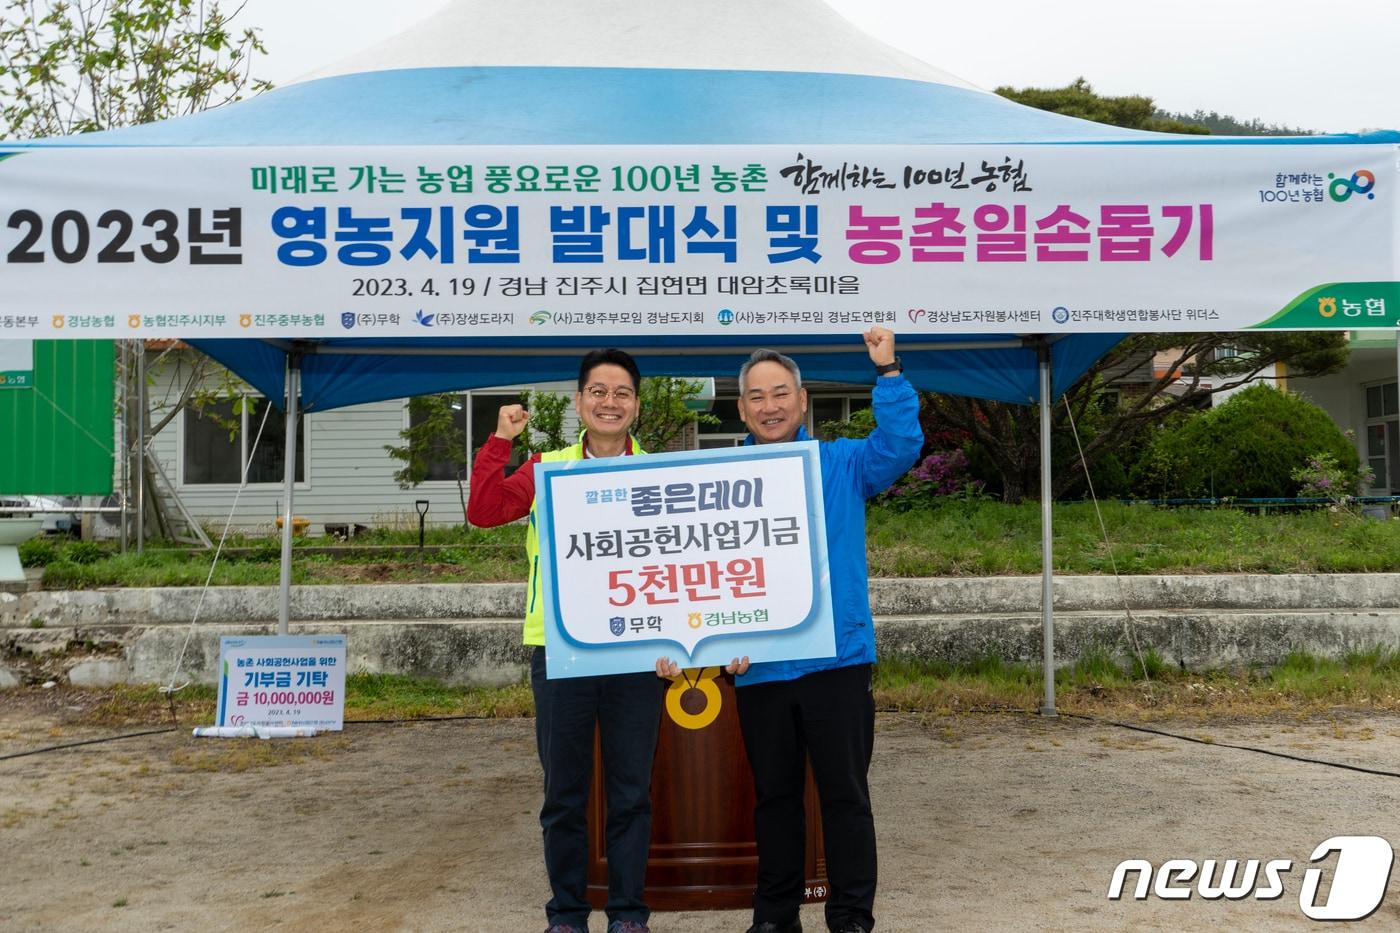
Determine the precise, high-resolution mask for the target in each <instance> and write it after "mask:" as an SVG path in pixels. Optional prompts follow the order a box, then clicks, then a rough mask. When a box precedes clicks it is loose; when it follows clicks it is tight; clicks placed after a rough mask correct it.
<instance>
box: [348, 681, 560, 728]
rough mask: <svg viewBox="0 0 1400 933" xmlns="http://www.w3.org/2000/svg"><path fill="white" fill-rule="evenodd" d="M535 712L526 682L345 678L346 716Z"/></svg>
mask: <svg viewBox="0 0 1400 933" xmlns="http://www.w3.org/2000/svg"><path fill="white" fill-rule="evenodd" d="M534 714H535V701H534V696H533V695H532V694H531V692H530V685H529V684H527V683H518V684H511V685H510V686H507V687H448V686H444V685H442V684H439V683H436V682H435V681H431V680H423V679H419V678H414V677H401V676H398V675H393V674H351V675H350V676H349V677H347V678H345V718H346V719H347V720H352V719H421V718H424V717H428V716H478V717H483V718H492V719H495V718H514V717H518V716H533V715H534Z"/></svg>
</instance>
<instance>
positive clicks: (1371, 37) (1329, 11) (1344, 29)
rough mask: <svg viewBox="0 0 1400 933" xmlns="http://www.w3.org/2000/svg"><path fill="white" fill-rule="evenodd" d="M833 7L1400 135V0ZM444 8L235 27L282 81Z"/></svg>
mask: <svg viewBox="0 0 1400 933" xmlns="http://www.w3.org/2000/svg"><path fill="white" fill-rule="evenodd" d="M498 2H504V3H508V2H510V0H498ZM560 2H568V0H560ZM694 2H703V0H694ZM755 2H762V0H755ZM830 3H831V5H832V6H833V7H835V8H836V9H837V10H838V11H839V12H840V13H841V14H842V15H843V16H845V17H846V18H847V19H849V20H851V21H852V22H853V23H855V24H856V25H857V26H859V27H860V28H861V29H864V30H865V31H866V32H868V33H870V34H871V35H873V36H875V37H876V38H878V39H880V40H882V41H884V42H887V43H889V44H891V45H894V46H897V47H898V48H900V49H902V50H903V51H905V52H908V53H910V54H912V55H914V56H917V57H918V58H921V59H923V60H924V61H926V62H928V63H930V64H932V65H936V66H937V67H939V68H942V69H944V70H945V71H949V72H952V73H953V74H955V75H958V76H960V77H962V78H964V79H966V80H967V81H970V82H971V83H973V84H976V85H978V86H980V87H984V88H987V89H989V90H990V89H991V88H994V87H996V86H998V85H1002V84H1010V85H1013V86H1016V87H1024V86H1037V87H1058V86H1061V85H1064V84H1067V83H1069V82H1070V81H1072V80H1074V79H1075V78H1076V77H1080V76H1083V77H1084V78H1086V79H1088V81H1089V83H1090V84H1092V85H1093V86H1094V88H1095V90H1097V91H1099V92H1100V93H1103V94H1146V95H1148V96H1150V97H1152V98H1154V99H1155V100H1156V102H1157V104H1158V106H1160V107H1162V108H1163V109H1165V110H1171V111H1185V112H1191V111H1194V110H1196V109H1198V108H1199V109H1202V110H1207V111H1209V110H1215V111H1217V112H1219V113H1222V114H1228V115H1230V116H1233V117H1236V118H1238V119H1241V120H1249V119H1256V118H1257V119H1261V120H1263V121H1265V122H1267V123H1279V124H1285V125H1288V126H1296V127H1301V128H1304V129H1311V130H1325V131H1328V132H1354V131H1358V130H1363V129H1400V2H1397V0H1350V2H1346V3H1338V2H1333V3H1321V2H1316V0H1308V2H1305V0H1171V2H1165V0H1157V2H1151V3H1148V2H1134V0H1069V2H1062V3H1051V2H1047V0H1000V2H997V3H977V2H968V0H963V2H958V3H953V2H949V0H830ZM446 5H447V0H392V2H386V0H248V2H247V5H246V7H245V9H244V12H243V15H242V16H241V17H240V19H239V22H240V23H241V24H244V25H248V26H257V27H260V28H261V29H262V31H263V39H264V41H265V42H266V44H267V48H268V53H269V54H268V57H267V58H266V59H265V67H262V68H261V69H260V73H261V74H262V76H264V77H267V78H270V79H271V80H272V81H274V82H278V83H281V82H286V81H289V80H291V79H292V78H295V77H297V76H299V75H301V74H304V73H306V72H308V71H311V70H313V69H315V68H317V67H319V66H321V65H326V64H329V63H331V62H333V61H336V60H338V59H340V58H343V57H344V56H346V55H349V54H351V53H354V52H356V51H359V50H360V49H363V48H366V47H368V46H371V45H374V44H376V43H377V42H379V41H380V40H381V39H382V38H384V37H386V36H389V35H392V34H393V33H395V32H398V31H400V30H402V29H404V28H405V27H407V26H409V25H411V24H412V23H414V22H415V21H417V20H419V19H421V18H422V17H424V16H426V15H427V14H429V13H431V12H433V11H434V10H437V9H439V8H441V7H443V6H446Z"/></svg>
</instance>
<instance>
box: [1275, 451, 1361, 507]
mask: <svg viewBox="0 0 1400 933" xmlns="http://www.w3.org/2000/svg"><path fill="white" fill-rule="evenodd" d="M1291 476H1292V478H1293V480H1294V481H1295V482H1297V483H1298V495H1299V496H1300V497H1303V498H1318V499H1331V500H1333V501H1334V502H1338V503H1342V504H1346V503H1347V502H1349V501H1350V500H1351V497H1352V496H1355V495H1359V494H1360V493H1361V492H1362V490H1364V489H1365V488H1366V487H1367V486H1370V485H1371V480H1372V478H1373V474H1372V473H1371V468H1370V467H1363V468H1362V469H1360V470H1355V471H1352V470H1348V469H1346V468H1344V467H1342V466H1339V465H1338V463H1337V458H1336V457H1334V456H1332V455H1331V454H1327V453H1317V454H1313V455H1312V456H1311V457H1309V458H1308V459H1307V463H1305V464H1304V465H1303V466H1301V467H1298V468H1297V469H1296V470H1294V471H1293V472H1292V474H1291Z"/></svg>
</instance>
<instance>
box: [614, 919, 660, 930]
mask: <svg viewBox="0 0 1400 933" xmlns="http://www.w3.org/2000/svg"><path fill="white" fill-rule="evenodd" d="M608 933H651V927H649V926H647V925H646V924H645V923H642V922H641V921H640V920H614V921H613V922H612V923H609V924H608Z"/></svg>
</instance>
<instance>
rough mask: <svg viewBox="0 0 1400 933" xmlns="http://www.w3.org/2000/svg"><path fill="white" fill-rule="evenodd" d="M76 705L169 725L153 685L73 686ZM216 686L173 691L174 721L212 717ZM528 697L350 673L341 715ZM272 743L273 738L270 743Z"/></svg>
mask: <svg viewBox="0 0 1400 933" xmlns="http://www.w3.org/2000/svg"><path fill="white" fill-rule="evenodd" d="M72 693H73V695H74V697H75V699H77V700H78V701H79V702H77V703H76V704H75V705H80V706H82V710H81V712H79V713H78V714H77V716H76V723H77V724H78V725H84V726H98V727H128V726H139V725H152V724H167V725H168V724H170V722H171V716H170V701H169V699H168V698H167V697H166V695H165V694H164V693H162V692H161V691H160V688H159V687H156V686H149V685H134V684H124V685H120V686H116V687H111V688H107V689H104V690H74V691H72ZM217 698H218V690H217V689H216V688H215V687H213V686H211V685H206V684H190V685H189V686H187V687H185V688H184V689H182V690H180V691H178V692H177V693H176V694H175V713H176V721H178V722H179V723H181V724H186V725H188V724H207V723H210V722H213V721H214V712H215V703H216V701H217ZM534 713H535V704H534V698H533V696H532V695H531V693H530V685H529V684H527V683H518V684H511V685H509V686H506V687H451V686H445V685H443V684H439V683H436V682H434V681H431V680H424V679H421V678H416V677H403V676H399V675H395V674H365V673H360V674H351V675H349V676H348V677H346V678H345V719H346V721H347V722H353V721H355V720H365V719H425V718H429V717H434V716H474V717H483V718H511V717H518V716H533V715H534ZM273 744H276V743H273Z"/></svg>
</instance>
